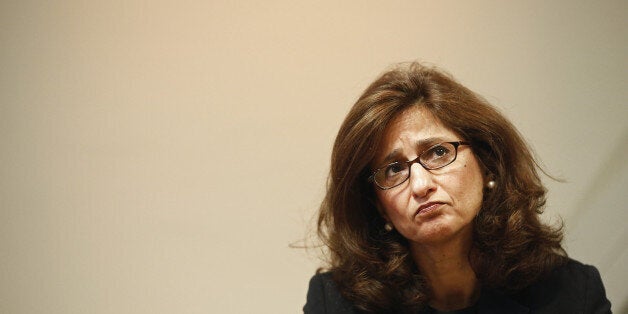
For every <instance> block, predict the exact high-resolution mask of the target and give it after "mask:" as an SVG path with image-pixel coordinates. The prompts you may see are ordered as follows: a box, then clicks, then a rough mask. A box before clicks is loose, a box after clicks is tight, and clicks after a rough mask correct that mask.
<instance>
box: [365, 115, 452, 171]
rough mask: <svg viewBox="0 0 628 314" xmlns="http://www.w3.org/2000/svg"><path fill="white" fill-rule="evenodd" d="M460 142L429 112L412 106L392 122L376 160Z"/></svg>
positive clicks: (383, 138)
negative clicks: (397, 153) (424, 147)
mask: <svg viewBox="0 0 628 314" xmlns="http://www.w3.org/2000/svg"><path fill="white" fill-rule="evenodd" d="M454 140H458V136H456V134H455V133H454V132H453V131H452V130H450V129H449V128H447V127H445V126H444V125H443V123H442V122H441V121H440V120H439V119H438V118H437V117H436V116H434V115H433V114H432V113H431V112H430V111H429V110H427V109H425V108H423V107H419V106H412V107H410V108H408V109H406V110H404V111H402V112H401V113H400V114H399V115H397V116H396V117H395V118H394V119H393V120H391V121H390V123H389V124H388V126H387V127H386V129H385V131H384V136H383V137H382V141H381V143H380V145H379V147H378V149H377V154H376V157H375V159H376V160H380V159H384V158H385V156H386V155H388V154H390V153H391V152H393V151H394V150H399V149H401V148H405V149H408V148H410V147H414V148H417V149H418V148H420V147H423V146H425V145H429V144H437V143H439V142H442V141H454Z"/></svg>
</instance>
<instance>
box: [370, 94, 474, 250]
mask: <svg viewBox="0 0 628 314" xmlns="http://www.w3.org/2000/svg"><path fill="white" fill-rule="evenodd" d="M461 140H464V139H462V138H460V137H459V136H458V135H456V134H455V133H454V132H453V131H451V130H450V129H448V128H446V127H444V126H443V125H442V124H441V123H440V121H439V120H438V119H437V118H435V117H434V116H433V115H432V114H431V113H430V112H429V111H427V110H425V109H423V108H421V107H418V106H413V107H411V108H409V109H407V110H405V111H404V112H402V113H401V114H400V115H399V116H398V117H397V118H396V119H394V120H393V121H392V122H391V124H390V125H389V126H388V128H387V130H386V133H385V134H384V140H383V142H382V144H381V146H380V147H379V151H378V154H377V155H376V156H375V160H374V162H373V168H379V167H382V166H384V165H387V164H389V163H392V162H395V161H407V160H414V159H415V158H417V156H418V155H419V154H421V153H422V152H423V151H424V150H425V149H427V148H429V147H431V146H433V145H435V144H439V143H442V142H453V141H461ZM484 180H485V178H484V175H483V171H482V169H481V167H480V165H479V163H478V161H477V159H476V157H475V155H474V154H473V152H472V150H471V147H470V146H466V145H461V146H459V147H458V157H457V158H456V160H455V161H454V162H453V163H451V164H449V165H447V166H445V167H443V168H440V169H436V170H430V171H428V170H426V169H424V168H423V167H422V166H421V165H420V164H419V163H414V164H412V166H411V168H410V178H409V179H408V180H407V181H406V182H404V183H402V184H401V185H399V186H396V187H394V188H392V189H389V190H381V189H379V188H378V187H375V191H376V195H377V199H378V205H379V207H380V210H381V211H382V215H384V218H385V219H386V220H387V221H389V222H391V223H392V224H393V225H394V227H395V229H396V230H397V231H398V232H399V233H400V234H401V235H403V236H404V237H405V238H407V239H408V240H409V241H410V242H414V243H416V244H438V243H439V242H443V241H448V240H451V239H454V238H456V237H469V238H470V237H471V231H472V221H473V218H474V217H475V215H476V214H477V213H478V211H479V210H480V207H481V205H482V193H483V189H484Z"/></svg>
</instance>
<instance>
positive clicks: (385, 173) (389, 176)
mask: <svg viewBox="0 0 628 314" xmlns="http://www.w3.org/2000/svg"><path fill="white" fill-rule="evenodd" d="M409 174H410V170H409V168H408V164H407V163H405V162H404V163H401V162H394V163H392V164H390V165H388V166H386V167H384V168H382V169H379V171H377V173H375V182H376V183H377V185H379V186H380V187H383V188H389V187H393V186H395V185H397V184H399V183H401V182H403V181H405V180H406V179H407V178H408V175H409Z"/></svg>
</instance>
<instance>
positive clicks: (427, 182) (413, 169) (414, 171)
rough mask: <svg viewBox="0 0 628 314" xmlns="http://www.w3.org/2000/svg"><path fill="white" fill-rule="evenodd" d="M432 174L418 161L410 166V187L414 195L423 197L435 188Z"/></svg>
mask: <svg viewBox="0 0 628 314" xmlns="http://www.w3.org/2000/svg"><path fill="white" fill-rule="evenodd" d="M432 176H433V175H432V173H431V172H429V171H428V170H427V169H425V168H423V166H421V165H420V164H419V163H414V164H412V165H411V166H410V179H409V181H410V188H411V189H412V194H413V195H414V196H415V197H425V196H427V195H428V194H430V193H431V192H432V191H433V190H434V189H435V186H434V181H433V180H432V179H433V177H432Z"/></svg>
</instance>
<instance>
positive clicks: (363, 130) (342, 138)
mask: <svg viewBox="0 0 628 314" xmlns="http://www.w3.org/2000/svg"><path fill="white" fill-rule="evenodd" d="M410 106H420V107H422V108H425V109H427V110H428V111H430V112H431V113H432V114H433V115H434V116H435V117H437V118H438V119H439V120H440V121H441V122H442V123H443V125H445V126H446V127H448V128H449V129H451V130H453V131H454V132H455V133H456V134H458V135H460V136H461V137H462V139H463V140H466V141H469V142H471V145H472V149H473V152H474V154H475V155H476V156H477V158H478V160H479V161H480V162H481V164H482V165H483V166H484V167H485V169H486V170H487V172H488V173H489V176H490V177H491V178H492V179H493V180H494V181H495V182H496V183H497V185H496V187H495V188H494V189H492V190H490V192H487V193H484V199H483V203H482V208H481V210H480V212H479V214H478V215H477V217H476V218H475V220H474V222H473V223H474V231H473V248H472V250H471V252H470V254H469V260H470V262H471V265H472V267H473V269H474V271H475V273H476V276H477V277H478V279H479V281H480V282H481V284H482V286H483V287H488V288H494V289H500V290H501V291H503V292H505V293H514V292H517V291H519V290H521V289H523V288H525V287H526V286H528V285H530V284H531V283H533V282H535V281H536V280H538V279H539V278H540V276H543V275H544V274H546V273H548V272H549V271H550V270H552V269H553V268H555V267H557V266H558V265H560V264H562V263H564V262H565V261H566V259H567V257H566V253H565V251H564V250H563V248H562V246H561V244H560V243H561V241H562V225H561V226H558V227H552V226H549V225H546V224H544V223H542V222H541V221H540V219H539V215H540V214H541V213H542V210H543V207H544V205H545V199H546V189H545V187H544V186H543V184H542V182H541V179H540V178H539V171H542V170H541V169H540V167H539V166H538V164H537V162H536V161H535V158H534V155H533V154H532V153H531V149H530V148H529V147H528V145H527V144H526V142H525V141H524V140H523V139H522V137H521V135H520V134H519V133H518V131H517V130H516V129H515V127H514V126H513V125H512V124H511V123H510V122H509V121H508V120H507V119H506V118H505V117H504V116H503V115H502V114H501V113H500V112H499V111H498V110H496V109H495V108H494V107H493V106H491V105H490V104H489V103H488V102H487V101H486V100H485V99H483V98H482V97H481V96H479V95H477V94H475V93H474V92H472V91H471V90H469V89H468V88H466V87H464V86H462V85H461V84H459V83H458V82H456V81H455V80H454V79H453V78H452V77H451V76H450V75H449V74H447V73H444V72H443V71H441V70H439V69H437V68H434V67H429V66H424V65H421V64H419V63H409V64H399V65H397V66H396V67H395V68H393V69H392V70H390V71H388V72H385V73H384V74H383V75H381V76H380V77H379V78H378V79H377V80H376V81H375V82H373V83H372V84H371V85H370V86H369V87H368V88H367V89H366V90H365V91H364V93H363V94H362V95H361V97H360V98H359V99H358V101H357V102H356V103H355V105H354V106H353V107H352V108H351V111H350V112H349V113H348V115H347V117H346V118H345V120H344V122H343V123H342V126H341V127H340V130H339V132H338V135H337V137H336V141H335V143H334V147H333V152H332V157H331V170H330V174H329V178H328V182H327V193H326V196H325V199H324V200H323V202H322V204H321V207H320V211H319V217H318V224H317V227H318V236H319V238H320V239H321V240H322V241H323V243H324V244H325V245H326V246H327V247H328V249H329V256H328V257H329V267H328V268H327V270H329V271H331V272H332V277H333V279H334V281H335V282H336V284H337V285H338V287H339V289H340V291H341V293H342V294H343V296H344V297H345V298H346V299H348V300H350V301H352V302H353V304H354V305H355V306H356V307H357V308H358V309H360V310H363V311H366V312H383V311H386V312H391V311H397V312H406V311H414V310H416V309H418V308H421V307H422V306H424V305H425V304H427V302H428V301H429V299H430V288H429V283H428V282H427V281H426V279H425V278H424V277H423V276H422V274H421V272H420V270H419V269H418V268H417V267H416V265H415V264H414V262H413V260H412V258H411V256H410V254H409V248H408V243H407V240H406V239H405V238H403V237H402V236H401V235H400V234H399V233H397V232H396V231H392V232H386V231H385V230H384V228H383V226H384V224H385V221H384V219H383V218H382V217H381V215H380V214H379V212H378V210H377V207H376V203H375V197H376V196H375V193H374V187H373V184H371V183H369V182H368V180H367V177H368V176H369V175H370V167H369V165H370V163H371V161H372V160H373V158H374V156H375V154H376V152H377V149H378V147H379V146H380V142H381V141H382V138H383V135H384V132H385V130H386V127H387V125H388V124H389V123H390V121H391V120H392V119H394V118H395V117H396V116H397V115H399V114H400V113H401V112H403V111H404V110H405V109H407V108H408V107H410Z"/></svg>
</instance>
